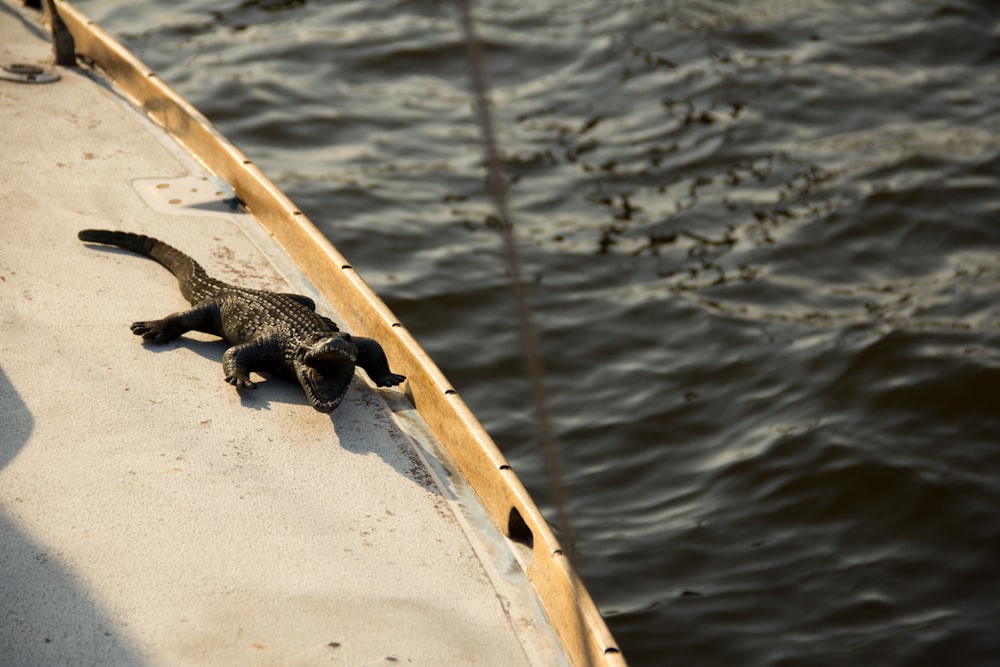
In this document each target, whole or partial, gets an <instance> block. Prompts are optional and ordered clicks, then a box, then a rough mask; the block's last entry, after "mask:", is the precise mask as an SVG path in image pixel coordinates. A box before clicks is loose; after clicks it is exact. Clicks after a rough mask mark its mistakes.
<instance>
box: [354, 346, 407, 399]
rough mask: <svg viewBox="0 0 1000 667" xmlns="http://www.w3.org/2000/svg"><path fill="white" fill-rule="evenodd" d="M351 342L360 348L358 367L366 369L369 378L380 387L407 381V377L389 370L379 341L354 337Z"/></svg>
mask: <svg viewBox="0 0 1000 667" xmlns="http://www.w3.org/2000/svg"><path fill="white" fill-rule="evenodd" d="M351 340H352V341H353V342H354V344H355V345H357V347H358V361H357V365H358V366H361V368H363V369H365V372H366V373H368V377H370V378H371V379H372V381H373V382H374V383H375V384H377V385H378V386H379V387H392V386H394V385H397V384H399V383H400V382H402V381H403V380H405V379H406V376H405V375H400V374H398V373H393V372H392V371H390V370H389V360H388V359H386V358H385V351H384V350H383V349H382V346H381V345H379V344H378V341H375V340H372V339H371V338H360V337H358V336H352V337H351Z"/></svg>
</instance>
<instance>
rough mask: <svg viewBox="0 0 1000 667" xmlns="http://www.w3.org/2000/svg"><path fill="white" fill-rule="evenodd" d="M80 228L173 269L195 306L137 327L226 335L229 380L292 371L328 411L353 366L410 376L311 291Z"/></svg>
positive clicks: (246, 385)
mask: <svg viewBox="0 0 1000 667" xmlns="http://www.w3.org/2000/svg"><path fill="white" fill-rule="evenodd" d="M78 236H79V238H80V240H81V241H86V242H88V243H102V244H104V245H111V246H116V247H119V248H125V249H126V250H131V251H132V252H135V253H138V254H140V255H146V256H147V257H152V258H153V259H155V260H156V261H157V262H159V263H160V264H162V265H163V266H165V267H166V268H167V269H169V270H170V272H171V273H173V274H174V276H176V277H177V281H178V282H179V283H180V288H181V293H182V294H183V295H184V298H186V299H187V300H188V301H189V302H190V303H191V305H192V306H193V308H191V309H190V310H185V311H183V312H180V313H174V314H173V315H167V316H166V317H164V318H163V319H161V320H151V321H148V322H135V323H134V324H132V333H134V334H135V335H137V336H142V338H143V340H146V341H149V342H152V343H166V342H167V341H170V340H173V339H174V338H177V337H178V336H181V335H183V334H185V333H187V332H188V331H202V332H205V333H209V334H214V335H216V336H221V337H222V338H224V339H226V341H227V342H228V343H229V344H230V345H231V346H232V347H230V348H229V349H227V350H226V352H225V354H223V355H222V368H223V370H224V371H225V373H226V382H228V383H229V384H231V385H233V386H235V387H236V388H237V389H253V388H254V387H255V385H254V383H253V382H251V381H250V372H251V371H254V372H260V371H263V372H271V373H277V374H280V375H287V376H290V377H294V378H296V379H297V380H298V381H299V384H301V385H302V388H303V389H304V390H305V392H306V396H307V397H308V398H309V402H310V403H311V404H312V406H313V407H314V408H316V409H317V410H319V411H320V412H331V411H332V410H333V409H334V408H336V407H337V406H338V405H340V402H341V401H342V400H343V399H344V394H346V393H347V387H348V386H349V385H350V384H351V379H352V378H353V377H354V368H355V366H360V367H361V368H363V369H365V372H367V373H368V377H370V378H371V379H372V380H373V381H374V382H375V384H377V385H378V386H380V387H389V386H392V385H397V384H399V383H400V382H402V381H403V380H405V379H406V378H405V377H404V376H402V375H398V374H396V373H393V372H392V371H390V370H389V363H388V361H387V360H386V357H385V352H384V351H383V350H382V346H381V345H379V344H378V343H377V342H376V341H374V340H372V339H370V338H360V337H358V336H351V335H350V334H347V333H344V332H342V331H340V330H339V329H338V328H337V325H336V324H335V323H334V322H333V321H332V320H330V319H329V318H326V317H323V316H322V315H319V314H318V313H316V304H315V303H314V302H313V300H312V299H310V298H309V297H306V296H302V295H299V294H282V293H279V292H268V291H264V290H255V289H247V288H245V287H237V286H235V285H229V284H227V283H224V282H222V281H221V280H216V279H215V278H211V277H209V275H208V274H207V273H206V272H205V269H203V268H202V267H201V266H200V265H199V264H198V263H197V262H196V261H194V260H193V259H191V258H190V257H188V256H187V255H185V254H184V253H182V252H181V251H180V250H177V249H176V248H173V247H171V246H169V245H167V244H166V243H164V242H163V241H159V240H157V239H154V238H151V237H149V236H141V235H139V234H132V233H129V232H111V231H106V230H99V229H86V230H84V231H82V232H80V233H79V235H78Z"/></svg>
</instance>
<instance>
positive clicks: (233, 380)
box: [226, 373, 257, 389]
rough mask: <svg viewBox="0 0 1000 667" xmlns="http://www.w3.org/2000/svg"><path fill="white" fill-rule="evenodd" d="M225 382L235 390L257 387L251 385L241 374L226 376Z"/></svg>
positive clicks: (248, 379)
mask: <svg viewBox="0 0 1000 667" xmlns="http://www.w3.org/2000/svg"><path fill="white" fill-rule="evenodd" d="M226 382H228V383H229V384H231V385H233V386H234V387H236V388H237V389H256V388H257V385H256V384H254V383H253V381H251V380H250V378H248V377H247V376H246V375H243V374H242V373H234V374H233V375H227V376H226Z"/></svg>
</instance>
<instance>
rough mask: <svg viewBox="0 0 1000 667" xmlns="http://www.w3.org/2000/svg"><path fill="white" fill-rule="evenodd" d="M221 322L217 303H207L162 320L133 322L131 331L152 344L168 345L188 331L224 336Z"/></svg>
mask: <svg viewBox="0 0 1000 667" xmlns="http://www.w3.org/2000/svg"><path fill="white" fill-rule="evenodd" d="M219 322H220V316H219V305H218V304H217V303H216V302H215V301H206V302H205V303H201V304H198V305H197V306H196V307H194V308H192V309H191V310H185V311H184V312H181V313H174V314H173V315H167V316H166V317H164V318H163V319H162V320H150V321H148V322H133V323H132V327H131V329H132V333H134V334H135V335H136V336H142V339H143V340H148V341H150V342H152V343H166V342H169V341H172V340H173V339H175V338H177V337H178V336H182V335H184V334H186V333H187V332H188V331H201V332H203V333H209V334H214V335H216V336H222V327H221V326H220V324H219Z"/></svg>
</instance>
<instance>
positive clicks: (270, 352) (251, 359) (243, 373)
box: [222, 338, 282, 389]
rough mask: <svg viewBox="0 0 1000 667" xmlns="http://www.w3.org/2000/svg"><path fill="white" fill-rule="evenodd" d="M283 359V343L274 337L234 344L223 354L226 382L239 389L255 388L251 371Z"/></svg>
mask: <svg viewBox="0 0 1000 667" xmlns="http://www.w3.org/2000/svg"><path fill="white" fill-rule="evenodd" d="M281 360H282V349H281V345H280V344H278V342H277V341H276V340H275V339H274V338H262V339H260V340H252V341H250V342H249V343H241V344H240V345H233V346H232V347H231V348H229V349H228V350H226V352H225V353H224V354H223V355H222V370H223V372H225V374H226V382H228V383H229V384H231V385H233V386H234V387H236V388H237V389H255V388H256V387H257V385H256V384H254V383H253V381H252V380H251V379H250V371H253V370H257V369H267V368H272V367H274V366H275V365H277V364H279V363H280V362H281Z"/></svg>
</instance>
